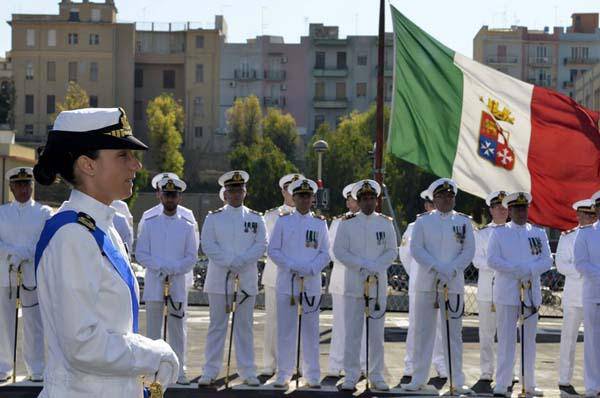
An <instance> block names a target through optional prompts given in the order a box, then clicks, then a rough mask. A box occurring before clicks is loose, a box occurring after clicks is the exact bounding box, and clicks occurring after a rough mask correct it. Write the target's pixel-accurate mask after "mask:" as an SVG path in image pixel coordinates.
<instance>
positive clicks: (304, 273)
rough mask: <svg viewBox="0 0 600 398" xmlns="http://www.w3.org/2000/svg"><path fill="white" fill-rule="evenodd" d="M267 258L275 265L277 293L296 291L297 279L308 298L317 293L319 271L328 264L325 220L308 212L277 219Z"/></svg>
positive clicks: (327, 236) (297, 287) (319, 280)
mask: <svg viewBox="0 0 600 398" xmlns="http://www.w3.org/2000/svg"><path fill="white" fill-rule="evenodd" d="M268 252H269V256H270V257H271V258H272V259H273V262H275V264H276V265H277V284H276V289H277V293H278V294H288V295H291V294H292V291H293V292H294V295H297V294H298V292H299V290H298V289H299V287H300V285H299V278H293V280H294V282H293V283H294V285H293V286H292V274H293V273H296V274H298V276H301V277H304V291H305V292H306V294H307V295H309V296H316V295H319V294H321V270H322V269H323V268H325V266H326V265H327V264H329V260H330V257H329V234H328V231H327V223H326V222H325V220H323V219H321V218H320V217H317V216H315V215H313V213H312V212H310V211H309V212H308V213H306V214H304V215H303V214H300V212H298V211H297V210H296V211H294V212H293V213H291V214H289V215H285V216H281V217H279V219H277V222H276V223H275V228H274V229H273V235H272V236H271V241H270V242H269V249H268Z"/></svg>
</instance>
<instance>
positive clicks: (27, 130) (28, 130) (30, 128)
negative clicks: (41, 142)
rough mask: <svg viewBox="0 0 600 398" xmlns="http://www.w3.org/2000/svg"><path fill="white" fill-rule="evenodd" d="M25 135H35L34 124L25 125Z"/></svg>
mask: <svg viewBox="0 0 600 398" xmlns="http://www.w3.org/2000/svg"><path fill="white" fill-rule="evenodd" d="M25 134H27V135H33V124H26V125H25Z"/></svg>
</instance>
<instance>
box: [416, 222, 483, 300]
mask: <svg viewBox="0 0 600 398" xmlns="http://www.w3.org/2000/svg"><path fill="white" fill-rule="evenodd" d="M410 251H411V253H412V255H413V257H414V258H415V260H416V262H417V264H418V267H416V268H417V269H416V272H415V274H416V281H415V289H416V290H417V291H419V292H434V291H435V289H436V280H437V279H438V277H439V274H445V275H447V277H448V278H450V280H449V283H448V289H449V292H450V293H457V294H462V293H464V286H465V278H464V270H465V268H466V267H467V266H468V265H469V264H470V263H471V260H472V259H473V255H474V254H475V240H474V238H473V227H472V225H471V219H470V218H469V217H468V216H466V215H464V214H462V213H458V212H456V211H454V210H452V211H450V212H448V213H441V212H439V211H437V210H434V211H432V212H430V213H425V214H423V215H421V216H420V217H419V218H417V220H416V221H415V226H414V229H413V233H412V239H411V242H410ZM411 272H412V271H411ZM438 288H439V289H441V288H442V284H440V285H439V286H438Z"/></svg>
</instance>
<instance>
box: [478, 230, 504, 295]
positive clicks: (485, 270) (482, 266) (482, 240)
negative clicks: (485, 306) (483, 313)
mask: <svg viewBox="0 0 600 398" xmlns="http://www.w3.org/2000/svg"><path fill="white" fill-rule="evenodd" d="M497 226H498V224H496V223H494V222H491V223H489V224H487V225H485V226H483V227H481V228H478V229H476V230H475V231H474V235H475V256H474V257H473V265H474V266H475V268H477V269H478V270H479V276H478V279H477V300H479V301H488V302H491V301H492V300H493V298H492V294H493V290H494V287H493V284H494V270H493V269H491V268H490V267H488V263H487V257H488V256H487V249H488V244H489V241H490V235H492V231H493V230H494V228H495V227H497Z"/></svg>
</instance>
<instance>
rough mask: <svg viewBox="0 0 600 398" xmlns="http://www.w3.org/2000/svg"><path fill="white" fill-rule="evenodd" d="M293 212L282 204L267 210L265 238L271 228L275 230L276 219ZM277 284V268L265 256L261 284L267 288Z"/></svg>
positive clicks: (289, 207)
mask: <svg viewBox="0 0 600 398" xmlns="http://www.w3.org/2000/svg"><path fill="white" fill-rule="evenodd" d="M292 211H294V208H293V207H291V206H288V205H286V204H282V205H281V206H279V207H276V208H274V209H271V210H268V211H267V212H266V213H265V224H266V227H267V236H268V237H270V236H271V234H272V233H273V228H275V223H276V222H277V219H278V218H279V217H280V216H281V215H283V214H287V213H291V212H292ZM276 282H277V266H276V265H275V263H274V262H273V260H271V257H269V256H267V261H265V269H264V270H263V274H262V284H263V285H265V286H268V287H275V284H276Z"/></svg>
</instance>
